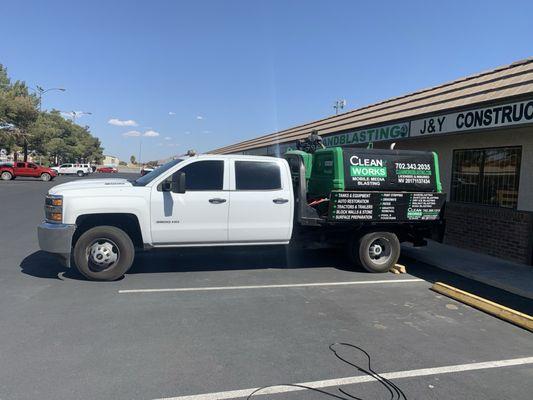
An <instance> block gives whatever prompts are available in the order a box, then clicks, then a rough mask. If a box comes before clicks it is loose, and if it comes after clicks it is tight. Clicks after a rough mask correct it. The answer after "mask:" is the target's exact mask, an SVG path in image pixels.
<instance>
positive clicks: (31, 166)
mask: <svg viewBox="0 0 533 400" xmlns="http://www.w3.org/2000/svg"><path fill="white" fill-rule="evenodd" d="M28 167H29V168H37V165H35V164H28Z"/></svg>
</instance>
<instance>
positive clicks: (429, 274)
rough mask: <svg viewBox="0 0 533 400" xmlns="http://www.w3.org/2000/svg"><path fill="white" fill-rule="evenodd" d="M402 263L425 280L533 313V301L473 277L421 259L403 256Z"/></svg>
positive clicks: (526, 312) (413, 273)
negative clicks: (444, 268)
mask: <svg viewBox="0 0 533 400" xmlns="http://www.w3.org/2000/svg"><path fill="white" fill-rule="evenodd" d="M400 263H402V264H404V265H406V266H407V273H408V274H410V275H413V276H415V277H417V278H420V279H424V280H425V281H428V282H431V283H435V282H442V283H446V284H448V285H451V286H454V287H456V288H458V289H461V290H464V291H466V292H469V293H472V294H475V295H476V296H479V297H483V298H484V299H487V300H490V301H493V302H495V303H498V304H501V305H503V306H505V307H509V308H512V309H514V310H516V311H520V312H522V313H524V314H528V315H533V301H531V300H530V299H527V298H525V297H522V296H518V295H515V294H513V293H509V292H506V291H505V290H501V289H498V288H495V287H493V286H489V285H485V284H484V283H480V282H477V281H475V280H473V279H469V278H465V277H463V276H461V275H457V274H454V273H452V272H448V271H445V270H442V269H439V268H437V267H434V266H432V265H428V264H425V263H422V262H420V261H417V260H414V259H411V258H408V257H402V258H401V259H400Z"/></svg>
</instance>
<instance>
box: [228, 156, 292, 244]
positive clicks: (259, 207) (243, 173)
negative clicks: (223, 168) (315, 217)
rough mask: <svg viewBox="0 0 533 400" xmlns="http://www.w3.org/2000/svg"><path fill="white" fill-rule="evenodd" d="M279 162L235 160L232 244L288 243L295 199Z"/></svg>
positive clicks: (233, 171)
mask: <svg viewBox="0 0 533 400" xmlns="http://www.w3.org/2000/svg"><path fill="white" fill-rule="evenodd" d="M282 167H285V165H284V164H282V163H281V162H279V161H275V160H273V161H268V160H262V161H255V160H254V161H247V160H232V161H231V178H232V180H231V191H230V206H229V241H230V242H287V241H288V240H289V239H290V237H291V233H292V218H293V212H294V210H293V207H294V204H293V202H294V197H293V193H292V188H291V182H290V177H289V172H288V170H287V171H285V170H283V171H282V169H281V168H282Z"/></svg>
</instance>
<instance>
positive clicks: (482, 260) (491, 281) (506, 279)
mask: <svg viewBox="0 0 533 400" xmlns="http://www.w3.org/2000/svg"><path fill="white" fill-rule="evenodd" d="M402 255H403V256H405V257H409V258H412V259H415V260H418V261H421V262H424V263H426V264H429V265H433V266H435V267H438V268H441V269H444V270H446V271H449V272H453V273H455V274H458V275H462V276H464V277H466V278H469V279H473V280H475V281H478V282H481V283H484V284H487V285H490V286H494V287H497V288H499V289H503V290H506V291H508V292H510V293H514V294H517V295H519V296H523V297H526V298H529V299H533V266H530V265H524V264H518V263H514V262H511V261H505V260H502V259H500V258H496V257H492V256H488V255H485V254H481V253H475V252H473V251H469V250H464V249H460V248H457V247H454V246H449V245H445V244H441V243H438V242H434V241H431V240H428V245H427V246H426V247H412V246H411V245H408V244H403V245H402Z"/></svg>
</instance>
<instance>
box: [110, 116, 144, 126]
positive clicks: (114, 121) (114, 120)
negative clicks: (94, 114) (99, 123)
mask: <svg viewBox="0 0 533 400" xmlns="http://www.w3.org/2000/svg"><path fill="white" fill-rule="evenodd" d="M107 123H108V124H110V125H115V126H137V125H138V124H137V122H135V121H134V120H132V119H125V120H122V119H118V118H111V119H110V120H109V121H107Z"/></svg>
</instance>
